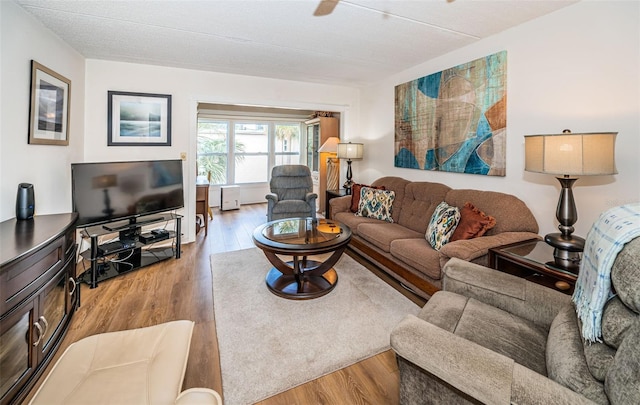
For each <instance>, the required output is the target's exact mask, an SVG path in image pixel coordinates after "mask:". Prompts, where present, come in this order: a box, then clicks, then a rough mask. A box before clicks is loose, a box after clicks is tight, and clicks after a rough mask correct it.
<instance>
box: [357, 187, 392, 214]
mask: <svg viewBox="0 0 640 405" xmlns="http://www.w3.org/2000/svg"><path fill="white" fill-rule="evenodd" d="M362 187H369V188H375V189H378V190H386V189H385V188H384V186H378V187H376V186H369V185H366V184H357V183H356V184H354V185H352V186H351V212H358V205H359V204H360V189H361V188H362Z"/></svg>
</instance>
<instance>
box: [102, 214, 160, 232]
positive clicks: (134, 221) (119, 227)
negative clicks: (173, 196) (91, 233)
mask: <svg viewBox="0 0 640 405" xmlns="http://www.w3.org/2000/svg"><path fill="white" fill-rule="evenodd" d="M166 220H167V219H166V218H165V217H153V218H145V219H144V220H142V221H138V220H137V219H136V218H132V219H130V220H129V222H128V223H126V224H124V225H115V224H114V225H109V224H107V225H102V227H103V228H104V229H105V230H107V231H111V232H117V231H124V230H126V229H129V228H135V227H138V226H141V225H148V224H153V223H155V222H162V221H166Z"/></svg>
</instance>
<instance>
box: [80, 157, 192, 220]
mask: <svg viewBox="0 0 640 405" xmlns="http://www.w3.org/2000/svg"><path fill="white" fill-rule="evenodd" d="M71 184H72V192H71V194H72V202H73V211H74V212H77V213H78V222H77V223H76V226H82V227H86V226H92V225H100V224H106V223H108V222H114V221H119V220H125V219H128V220H129V223H130V224H133V223H136V222H140V221H143V220H142V219H141V220H140V221H138V220H137V218H139V217H142V216H145V215H151V214H157V213H160V212H163V211H170V210H174V209H178V208H182V207H184V187H183V180H182V161H181V160H178V159H176V160H150V161H135V162H99V163H72V164H71Z"/></svg>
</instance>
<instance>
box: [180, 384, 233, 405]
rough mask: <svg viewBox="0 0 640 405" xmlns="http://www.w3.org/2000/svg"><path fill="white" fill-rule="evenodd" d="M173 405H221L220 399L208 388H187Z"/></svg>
mask: <svg viewBox="0 0 640 405" xmlns="http://www.w3.org/2000/svg"><path fill="white" fill-rule="evenodd" d="M175 405H222V398H220V395H219V394H218V393H217V392H216V391H214V390H212V389H209V388H189V389H188V390H185V391H182V392H181V393H180V395H178V398H176V402H175Z"/></svg>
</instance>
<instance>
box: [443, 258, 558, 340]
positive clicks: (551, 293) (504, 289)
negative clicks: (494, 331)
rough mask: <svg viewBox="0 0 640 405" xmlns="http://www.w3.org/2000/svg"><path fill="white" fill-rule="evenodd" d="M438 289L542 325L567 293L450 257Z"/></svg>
mask: <svg viewBox="0 0 640 405" xmlns="http://www.w3.org/2000/svg"><path fill="white" fill-rule="evenodd" d="M442 272H443V279H442V289H443V290H445V291H450V292H455V293H457V294H460V295H464V296H465V297H470V298H475V299H477V300H478V301H482V302H484V303H485V304H488V305H491V306H494V307H496V308H500V309H502V310H503V311H507V312H509V313H511V314H514V315H517V316H519V317H521V318H524V319H527V320H529V321H531V322H533V323H535V324H536V325H540V326H542V327H544V328H546V329H548V328H549V326H550V325H551V322H552V321H553V319H554V318H555V316H556V315H557V314H558V312H559V311H560V309H561V308H562V307H563V306H565V305H567V304H568V303H570V302H571V297H570V296H568V295H566V294H563V293H561V292H559V291H555V290H553V289H551V288H548V287H544V286H541V285H539V284H536V283H533V282H531V281H527V280H525V279H524V278H520V277H516V276H514V275H511V274H507V273H503V272H501V271H498V270H494V269H490V268H488V267H483V266H480V265H478V264H475V263H469V262H467V261H464V260H461V259H457V258H453V259H451V260H449V261H448V262H447V264H445V266H444V268H443V269H442Z"/></svg>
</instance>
